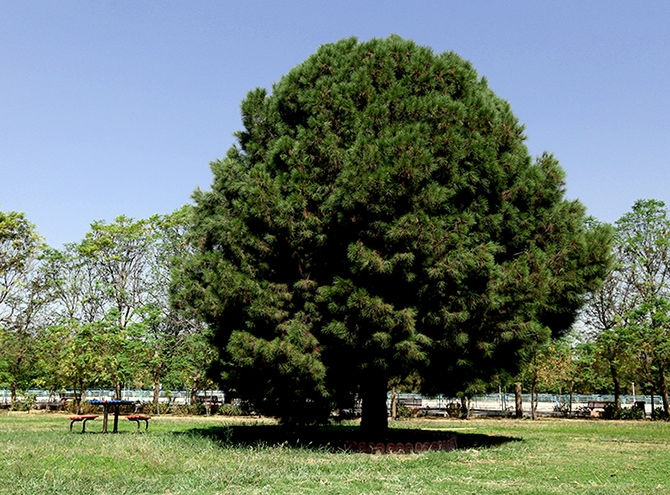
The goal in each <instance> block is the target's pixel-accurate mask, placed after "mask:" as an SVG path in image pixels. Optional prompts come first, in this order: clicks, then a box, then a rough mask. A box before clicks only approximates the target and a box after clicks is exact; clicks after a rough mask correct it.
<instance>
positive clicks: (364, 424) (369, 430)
mask: <svg viewBox="0 0 670 495" xmlns="http://www.w3.org/2000/svg"><path fill="white" fill-rule="evenodd" d="M387 386H388V379H387V378H386V374H385V373H382V372H368V374H367V376H366V377H365V378H364V382H363V383H362V384H361V398H362V399H363V405H362V408H363V410H362V413H361V433H362V434H363V435H364V436H365V437H366V438H368V439H370V440H374V441H380V442H382V441H384V440H385V439H386V436H387V434H388V409H387V407H386V394H387Z"/></svg>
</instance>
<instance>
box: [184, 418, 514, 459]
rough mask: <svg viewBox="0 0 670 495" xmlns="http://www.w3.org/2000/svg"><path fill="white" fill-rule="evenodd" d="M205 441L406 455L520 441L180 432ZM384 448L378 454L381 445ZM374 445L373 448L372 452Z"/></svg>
mask: <svg viewBox="0 0 670 495" xmlns="http://www.w3.org/2000/svg"><path fill="white" fill-rule="evenodd" d="M180 434H185V435H195V436H200V437H203V438H208V439H210V440H212V441H213V442H215V443H217V444H218V445H220V446H221V447H223V448H225V447H234V446H246V447H248V446H279V445H284V446H291V447H296V448H307V449H313V450H326V451H332V452H338V451H357V452H369V453H375V452H380V453H383V452H385V451H388V452H394V451H396V450H388V446H389V445H393V446H394V447H395V446H396V445H397V446H398V448H400V446H407V447H405V448H403V449H402V451H404V452H405V453H409V445H412V446H414V448H413V449H412V451H419V447H418V446H419V444H420V445H421V446H422V447H423V448H422V449H421V450H424V451H425V450H454V449H471V448H490V447H497V446H500V445H504V444H506V443H509V442H518V441H521V439H520V438H516V437H510V436H499V435H485V434H481V433H463V432H457V431H449V430H432V429H416V428H390V429H389V432H388V436H387V437H386V438H384V439H377V438H374V439H373V438H367V437H365V436H363V435H362V434H361V432H360V429H359V428H358V427H356V426H341V425H338V426H324V427H312V428H301V429H291V428H287V427H284V426H279V425H225V426H212V427H209V428H193V429H190V430H187V431H185V432H183V433H180ZM381 445H383V446H384V448H383V449H382V450H381V451H380V450H379V449H380V446H381ZM375 446H376V449H375Z"/></svg>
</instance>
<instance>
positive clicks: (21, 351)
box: [0, 212, 48, 406]
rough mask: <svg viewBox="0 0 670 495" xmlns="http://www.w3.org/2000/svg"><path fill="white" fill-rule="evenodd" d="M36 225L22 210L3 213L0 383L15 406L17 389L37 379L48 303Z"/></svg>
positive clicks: (0, 228) (0, 235) (0, 219)
mask: <svg viewBox="0 0 670 495" xmlns="http://www.w3.org/2000/svg"><path fill="white" fill-rule="evenodd" d="M44 247H45V246H44V243H43V241H42V238H41V237H40V236H39V234H38V233H37V229H36V228H35V226H34V225H33V224H32V223H30V222H29V221H28V220H27V219H26V217H25V215H24V214H23V213H20V212H6V213H5V212H0V382H1V383H2V386H8V387H9V388H10V393H11V401H12V406H13V405H14V404H15V402H16V395H17V390H20V389H25V388H27V387H28V386H29V385H30V384H31V382H32V380H33V378H35V373H36V369H35V366H34V363H35V359H36V357H35V346H36V335H37V333H38V331H39V328H40V326H41V325H42V323H43V319H42V317H43V309H44V308H45V305H46V303H47V302H48V291H47V284H46V281H45V278H44V277H43V273H42V271H41V270H40V266H39V258H40V256H41V253H42V252H43V249H44Z"/></svg>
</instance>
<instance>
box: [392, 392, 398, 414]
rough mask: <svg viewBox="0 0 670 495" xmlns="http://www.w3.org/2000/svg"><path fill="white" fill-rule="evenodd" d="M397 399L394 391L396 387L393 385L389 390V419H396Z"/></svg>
mask: <svg viewBox="0 0 670 495" xmlns="http://www.w3.org/2000/svg"><path fill="white" fill-rule="evenodd" d="M397 400H398V394H397V392H396V388H395V387H393V389H392V390H391V419H394V420H395V419H396V417H397V414H398V411H397V408H396V406H397Z"/></svg>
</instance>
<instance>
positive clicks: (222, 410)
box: [218, 404, 244, 416]
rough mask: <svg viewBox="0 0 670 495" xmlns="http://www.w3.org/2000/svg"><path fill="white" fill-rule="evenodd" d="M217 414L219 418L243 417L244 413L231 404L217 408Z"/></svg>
mask: <svg viewBox="0 0 670 495" xmlns="http://www.w3.org/2000/svg"><path fill="white" fill-rule="evenodd" d="M218 413H219V414H220V415H221V416H244V411H242V409H240V408H239V407H237V406H234V405H232V404H223V405H222V406H221V407H219V411H218Z"/></svg>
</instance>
